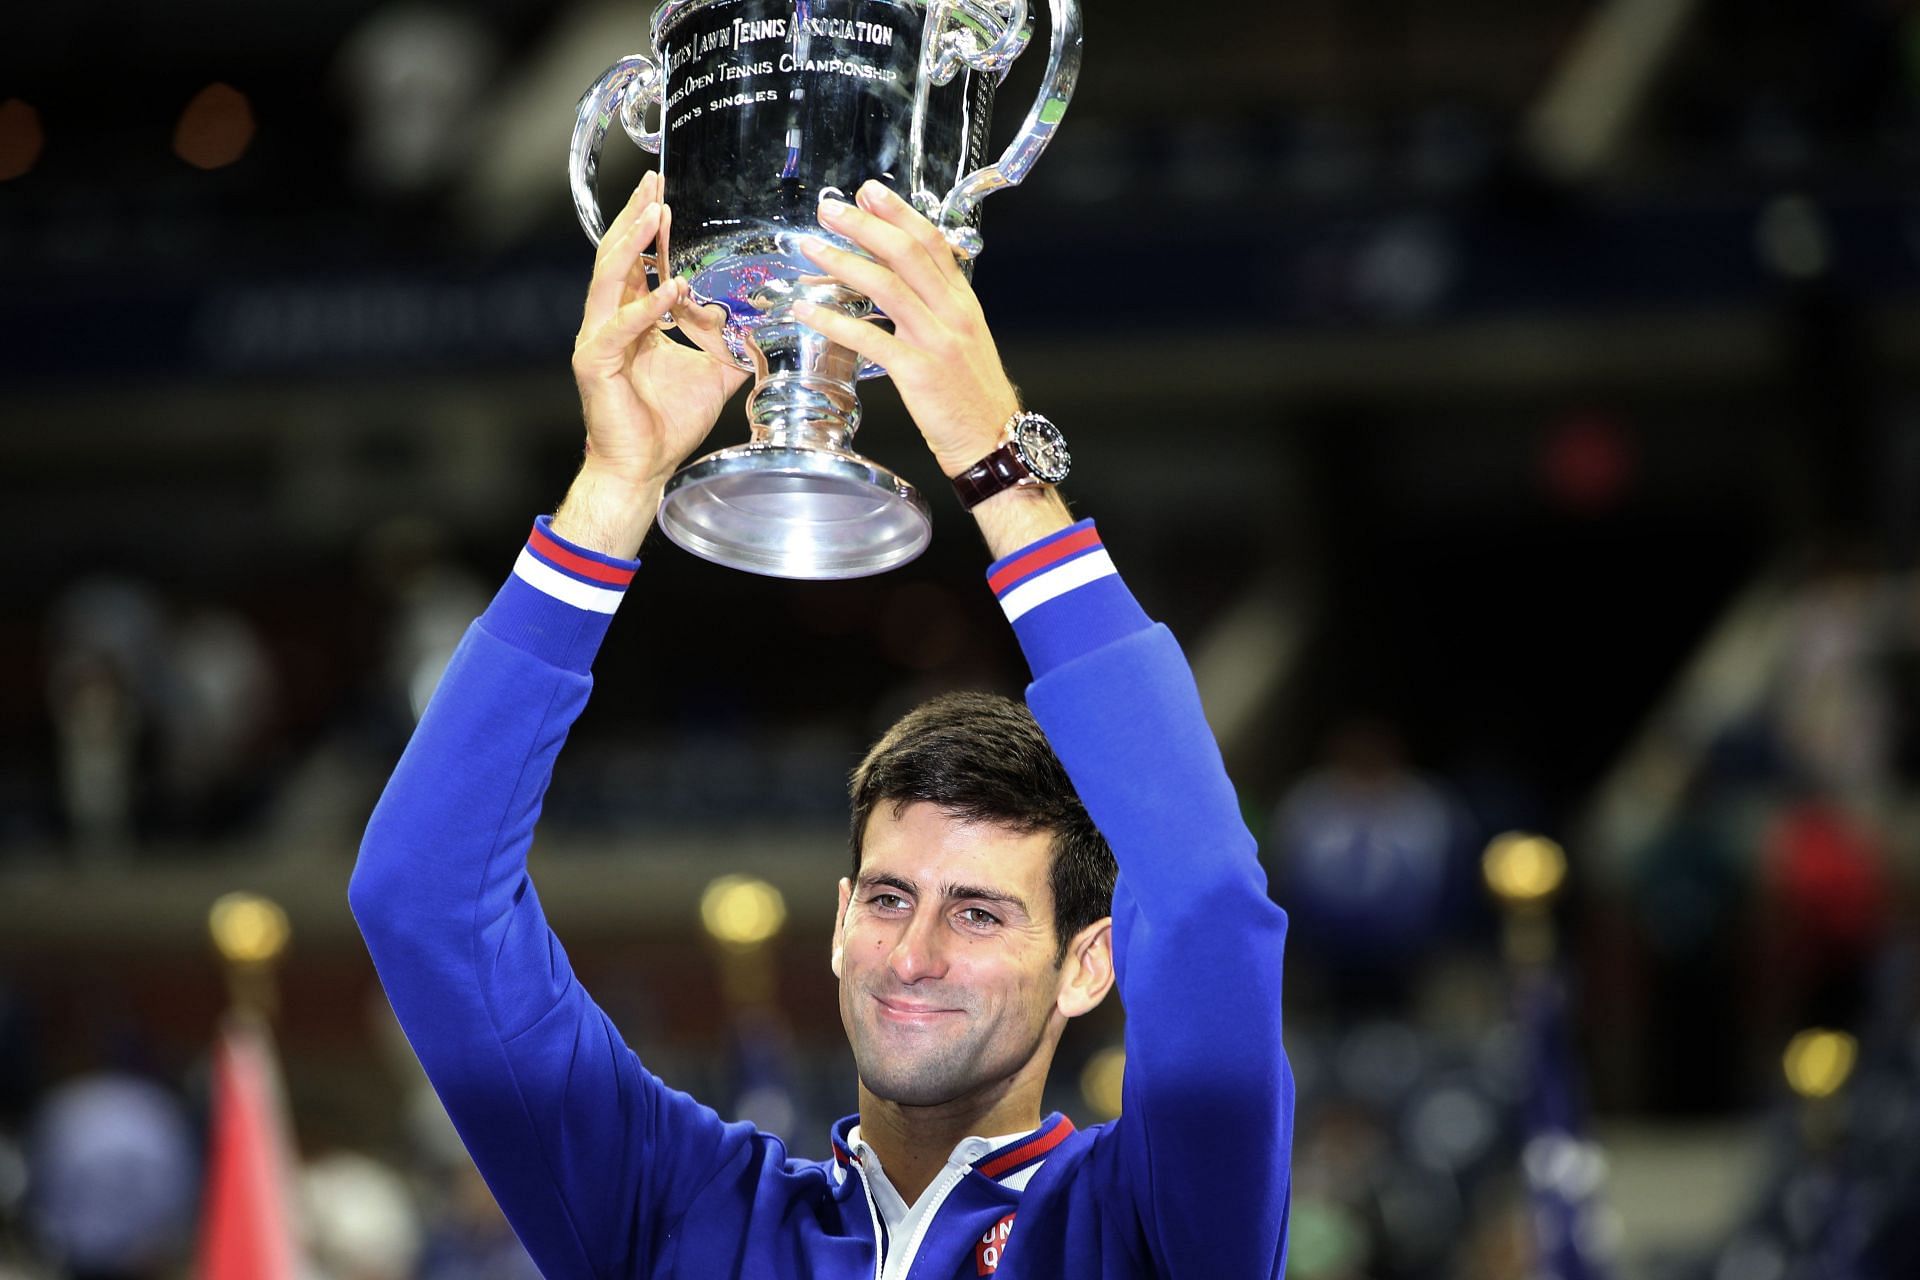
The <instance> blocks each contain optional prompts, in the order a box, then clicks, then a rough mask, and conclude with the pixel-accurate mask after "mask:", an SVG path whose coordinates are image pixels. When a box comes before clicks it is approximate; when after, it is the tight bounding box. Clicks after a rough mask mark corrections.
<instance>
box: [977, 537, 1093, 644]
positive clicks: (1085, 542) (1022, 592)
mask: <svg viewBox="0 0 1920 1280" xmlns="http://www.w3.org/2000/svg"><path fill="white" fill-rule="evenodd" d="M1116 572H1117V570H1115V569H1114V567H1113V560H1112V558H1111V557H1109V556H1108V555H1107V549H1106V548H1105V547H1104V546H1102V545H1101V544H1100V532H1099V530H1097V529H1095V528H1094V527H1093V521H1091V520H1082V521H1081V522H1080V523H1079V524H1076V525H1074V526H1073V527H1072V528H1071V529H1062V530H1061V531H1060V532H1059V533H1056V534H1053V535H1051V536H1049V537H1045V538H1042V539H1041V540H1040V541H1038V542H1036V543H1034V544H1032V545H1031V546H1029V547H1026V548H1025V549H1023V550H1021V551H1017V552H1015V553H1014V554H1013V555H1010V556H1008V557H1007V558H1006V559H1005V560H1002V561H1000V562H999V563H998V564H996V565H994V566H993V568H991V569H989V570H987V585H988V586H990V587H992V588H993V594H994V595H995V596H997V597H999V600H1000V607H1001V608H1002V609H1004V610H1005V611H1006V614H1007V621H1008V622H1018V621H1020V619H1021V618H1023V617H1025V616H1026V615H1027V614H1029V613H1031V612H1032V611H1033V610H1035V609H1037V608H1039V607H1040V606H1041V605H1043V604H1045V603H1047V602H1048V601H1049V600H1057V599H1059V598H1060V597H1061V596H1063V595H1065V594H1067V592H1069V591H1074V590H1078V589H1079V588H1081V587H1084V586H1086V585H1087V584H1088V583H1090V582H1094V581H1097V580H1098V579H1100V578H1106V577H1111V576H1113V575H1114V574H1115V573H1116Z"/></svg>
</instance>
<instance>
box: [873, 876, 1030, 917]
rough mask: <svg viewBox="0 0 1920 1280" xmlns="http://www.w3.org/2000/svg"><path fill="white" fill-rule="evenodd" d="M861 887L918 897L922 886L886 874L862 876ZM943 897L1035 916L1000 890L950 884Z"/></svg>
mask: <svg viewBox="0 0 1920 1280" xmlns="http://www.w3.org/2000/svg"><path fill="white" fill-rule="evenodd" d="M859 885H860V888H862V889H872V888H875V887H877V886H879V885H886V886H887V887H888V888H890V889H898V890H900V892H902V893H906V894H912V895H915V896H918V895H919V893H920V886H918V885H916V884H915V883H914V882H913V881H911V880H908V879H906V878H905V877H904V876H890V875H886V874H877V875H862V876H861V877H860V880H859ZM941 896H942V897H944V898H945V899H946V900H947V901H949V902H959V901H966V902H992V903H996V904H998V905H1001V906H1006V907H1012V908H1013V909H1014V910H1016V911H1018V912H1020V914H1022V915H1026V916H1030V915H1032V914H1033V913H1032V912H1031V911H1029V910H1027V904H1026V903H1025V902H1024V901H1023V900H1021V899H1020V898H1018V897H1016V896H1014V895H1013V894H1011V893H1002V892H1001V891H1000V890H998V889H982V888H980V887H979V886H978V885H971V884H950V885H947V886H945V887H944V889H943V890H942V893H941Z"/></svg>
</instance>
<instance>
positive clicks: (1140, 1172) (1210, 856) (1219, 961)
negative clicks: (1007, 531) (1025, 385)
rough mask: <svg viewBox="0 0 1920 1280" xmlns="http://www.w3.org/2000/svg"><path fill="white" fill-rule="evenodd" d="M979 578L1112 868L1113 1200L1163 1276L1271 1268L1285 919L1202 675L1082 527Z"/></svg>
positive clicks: (1279, 1252)
mask: <svg viewBox="0 0 1920 1280" xmlns="http://www.w3.org/2000/svg"><path fill="white" fill-rule="evenodd" d="M988 578H989V582H990V583H991V585H992V586H993V587H994V590H995V592H996V594H997V595H998V596H999V597H1000V600H1001V604H1002V606H1003V607H1004V608H1005V609H1006V612H1007V614H1008V617H1009V618H1010V620H1011V621H1012V622H1013V625H1014V629H1015V631H1016V633H1017V634H1018V636H1019V638H1020V643H1021V646H1022V648H1023V649H1024V650H1025V652H1026V654H1027V657H1028V660H1029V662H1030V664H1031V665H1032V668H1033V673H1034V679H1033V683H1032V684H1031V685H1030V686H1029V687H1028V690H1027V698H1028V703H1029V705H1030V706H1031V707H1032V709H1033V713H1034V716H1035V718H1036V719H1038V721H1039V722H1040V725H1041V727H1042V729H1044V730H1045V732H1046V734H1047V738H1048V741H1049V742H1050V743H1051V744H1052V745H1053V748H1054V750H1055V752H1056V753H1057V754H1058V755H1059V756H1060V759H1061V761H1062V763H1064V764H1065V766H1066V769H1067V773H1068V775H1069V776H1070V777H1071V778H1072V779H1073V783H1074V787H1075V788H1076V789H1077V790H1078V792H1079V793H1080V798H1081V800H1082V801H1083V802H1084V803H1085V804H1086V806H1087V810H1088V812H1089V813H1090V814H1092V816H1093V819H1094V822H1095V823H1096V824H1097V825H1098V826H1099V828H1100V830H1101V832H1102V834H1104V835H1105V836H1106V838H1107V841H1108V843H1109V844H1110V845H1112V847H1113V851H1114V856H1115V859H1116V860H1117V861H1118V863H1119V868H1120V874H1119V882H1118V885H1117V887H1116V889H1115V892H1114V902H1113V941H1114V958H1115V964H1116V967H1117V970H1118V985H1119V989H1120V996H1121V1000H1122V1003H1123V1004H1124V1005H1125V1006H1126V1012H1127V1027H1126V1043H1125V1049H1126V1074H1125V1084H1124V1087H1123V1091H1122V1104H1123V1113H1122V1115H1121V1118H1120V1119H1119V1120H1118V1121H1117V1122H1116V1123H1115V1124H1114V1125H1113V1127H1112V1131H1111V1133H1110V1134H1109V1135H1108V1138H1109V1141H1110V1142H1111V1143H1113V1144H1115V1145H1116V1146H1117V1148H1118V1151H1117V1157H1116V1158H1115V1159H1114V1161H1113V1164H1112V1176H1114V1177H1115V1178H1117V1179H1119V1180H1120V1181H1121V1182H1122V1184H1123V1185H1122V1186H1121V1187H1119V1188H1115V1190H1116V1191H1118V1192H1119V1193H1120V1194H1121V1195H1122V1196H1123V1197H1124V1198H1125V1199H1126V1200H1128V1201H1130V1202H1131V1205H1132V1207H1133V1210H1134V1212H1136V1213H1137V1214H1138V1215H1139V1218H1140V1223H1139V1229H1140V1231H1141V1232H1142V1234H1143V1235H1144V1237H1145V1239H1146V1240H1147V1242H1148V1247H1149V1248H1150V1249H1151V1251H1152V1252H1153V1254H1154V1259H1155V1262H1156V1263H1157V1264H1158V1266H1159V1268H1160V1272H1161V1274H1164V1275H1167V1276H1173V1277H1182V1276H1203V1275H1204V1276H1278V1275H1279V1274H1280V1271H1281V1269H1282V1267H1283V1265H1284V1259H1285V1249H1286V1236H1287V1210H1288V1195H1289V1189H1290V1176H1289V1164H1290V1155H1291V1149H1292V1143H1293V1077H1292V1072H1291V1070H1290V1068H1289V1066H1288V1064H1287V1058H1286V1053H1285V1050H1284V1048H1283V1047H1282V1044H1281V1034H1280V1032H1281V1018H1280V977H1281V952H1282V946H1283V943H1284V941H1285V937H1286V915H1285V913H1284V912H1282V911H1281V909H1280V908H1279V907H1278V906H1276V905H1275V904H1274V903H1273V902H1272V901H1271V900H1270V899H1269V898H1268V896H1267V888H1266V877H1265V875H1264V873H1263V872H1262V870H1261V868H1260V864H1259V861H1258V858H1257V856H1256V853H1255V848H1254V841H1253V837H1252V835H1251V834H1250V833H1249V832H1248V830H1247V828H1246V824H1245V823H1244V822H1243V821H1242V820H1241V817H1240V806H1239V802H1238V799H1237V798H1236V796H1235V794H1234V790H1233V786H1232V784H1231V783H1230V782H1229V781H1228V780H1227V776H1226V770H1225V768H1224V766H1223V765H1222V763H1221V759H1220V751H1219V748H1218V746H1217V744H1216V743H1215V741H1214V738H1213V733H1212V730H1211V729H1210V728H1209V727H1208V725H1207V722H1206V718H1205V715H1204V713H1203V712H1202V710H1201V706H1200V698H1199V693H1198V691H1197V690H1196V688H1195V686H1194V681H1193V675H1192V671H1191V670H1190V668H1189V666H1188V664H1187V661H1186V658H1185V656H1184V655H1183V654H1182V653H1181V651H1180V647H1179V645H1178V644H1177V643H1176V642H1175V641H1174V638H1173V636H1172V634H1171V633H1170V632H1169V631H1168V630H1167V629H1166V628H1165V627H1163V626H1159V625H1157V624H1155V623H1153V622H1152V621H1151V620H1149V619H1148V617H1147V616H1146V614H1145V613H1144V612H1143V611H1142V610H1141V608H1140V606H1139V605H1138V604H1137V603H1136V602H1135V601H1134V599H1133V596H1132V594H1131V593H1130V592H1129V591H1128V590H1127V588H1126V586H1125V585H1124V584H1123V583H1122V582H1121V580H1120V578H1119V576H1118V575H1117V573H1116V572H1115V570H1114V566H1113V562H1112V560H1111V558H1110V557H1109V555H1108V553H1107V551H1106V550H1105V548H1104V547H1103V546H1102V544H1101V542H1100V538H1099V534H1098V532H1097V531H1096V530H1095V529H1094V527H1093V525H1092V522H1090V521H1083V522H1081V523H1080V524H1078V525H1075V526H1074V527H1073V528H1071V529H1068V530H1065V531H1063V532H1062V533H1060V534H1056V535H1054V536H1053V537H1050V538H1047V539H1043V540H1042V541H1040V542H1038V543H1035V544H1034V545H1033V546H1031V547H1028V548H1025V549H1024V550H1022V551H1020V552H1018V553H1016V554H1014V555H1012V556H1009V557H1007V558H1006V559H1004V560H1002V561H999V562H998V563H996V564H995V565H994V566H993V567H992V568H991V569H990V570H989V571H988Z"/></svg>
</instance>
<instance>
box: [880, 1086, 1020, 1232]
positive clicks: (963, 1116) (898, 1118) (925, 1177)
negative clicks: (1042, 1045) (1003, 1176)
mask: <svg viewBox="0 0 1920 1280" xmlns="http://www.w3.org/2000/svg"><path fill="white" fill-rule="evenodd" d="M1030 1065H1031V1064H1030ZM1039 1067H1040V1069H1039V1073H1038V1075H1037V1076H1036V1077H1035V1078H1033V1079H1031V1080H1025V1079H1022V1078H1021V1077H1024V1076H1025V1075H1026V1074H1027V1073H1026V1072H1022V1073H1021V1077H1015V1078H1014V1079H1012V1080H1006V1081H1001V1082H1000V1083H999V1084H998V1085H996V1086H995V1087H993V1088H991V1089H988V1090H985V1091H982V1092H981V1093H979V1094H971V1095H968V1096H966V1097H963V1098H955V1099H954V1100H953V1101H951V1102H942V1103H937V1104H935V1105H933V1106H930V1107H910V1106H904V1105H902V1104H900V1103H898V1102H890V1101H888V1100H887V1099H885V1098H879V1097H876V1096H874V1095H873V1094H872V1093H869V1092H868V1091H867V1086H866V1085H865V1084H864V1083H862V1084H861V1086H860V1136H861V1138H863V1139H864V1140H865V1141H866V1143H867V1144H868V1145H869V1146H871V1147H872V1148H873V1149H874V1151H875V1152H876V1153H877V1154H878V1155H879V1157H880V1163H881V1165H882V1166H884V1167H885V1169H886V1171H887V1181H889V1182H891V1183H892V1184H893V1189H894V1190H895V1191H898V1192H899V1193H900V1198H901V1199H902V1200H905V1201H906V1202H907V1203H908V1204H912V1203H914V1202H915V1201H916V1200H918V1199H919V1198H920V1194H921V1193H922V1192H923V1191H925V1190H926V1189H927V1187H928V1185H929V1184H931V1183H932V1182H933V1180H934V1179H935V1178H936V1177H938V1176H939V1174H940V1171H941V1170H942V1169H944V1168H946V1165H947V1157H948V1156H950V1155H952V1154H953V1148H954V1147H955V1145H956V1144H958V1143H959V1141H960V1140H961V1139H962V1138H967V1137H972V1136H976V1135H977V1136H979V1137H982V1138H990V1137H993V1136H995V1135H997V1134H1003V1133H1024V1132H1026V1131H1027V1130H1029V1129H1036V1128H1038V1127H1039V1126H1040V1094H1041V1090H1042V1088H1043V1087H1044V1086H1045V1084H1046V1079H1047V1074H1046V1064H1045V1063H1041V1064H1039Z"/></svg>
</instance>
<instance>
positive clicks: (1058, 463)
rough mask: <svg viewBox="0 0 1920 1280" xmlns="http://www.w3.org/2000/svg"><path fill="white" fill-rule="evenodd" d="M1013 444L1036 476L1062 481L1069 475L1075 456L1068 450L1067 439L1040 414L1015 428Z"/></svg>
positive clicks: (1026, 419) (1054, 482)
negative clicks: (1068, 470) (1068, 471)
mask: <svg viewBox="0 0 1920 1280" xmlns="http://www.w3.org/2000/svg"><path fill="white" fill-rule="evenodd" d="M1013 443H1014V447H1015V448H1016V449H1018V450H1019V452H1020V460H1021V461H1022V462H1023V463H1025V464H1026V467H1027V470H1028V471H1030V472H1032V473H1033V476H1034V478H1035V479H1037V480H1042V481H1045V482H1046V483H1047V484H1059V483H1060V482H1061V481H1062V480H1065V479H1066V478H1067V469H1068V468H1069V467H1071V466H1072V465H1073V455H1072V454H1071V453H1069V452H1067V438H1066V437H1065V436H1063V435H1061V434H1060V428H1058V427H1056V426H1054V425H1053V424H1052V423H1051V422H1048V421H1047V420H1046V419H1045V418H1042V417H1041V416H1039V415H1038V414H1029V415H1028V416H1027V417H1025V418H1022V419H1021V420H1020V425H1019V426H1018V427H1016V428H1014V432H1013Z"/></svg>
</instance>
